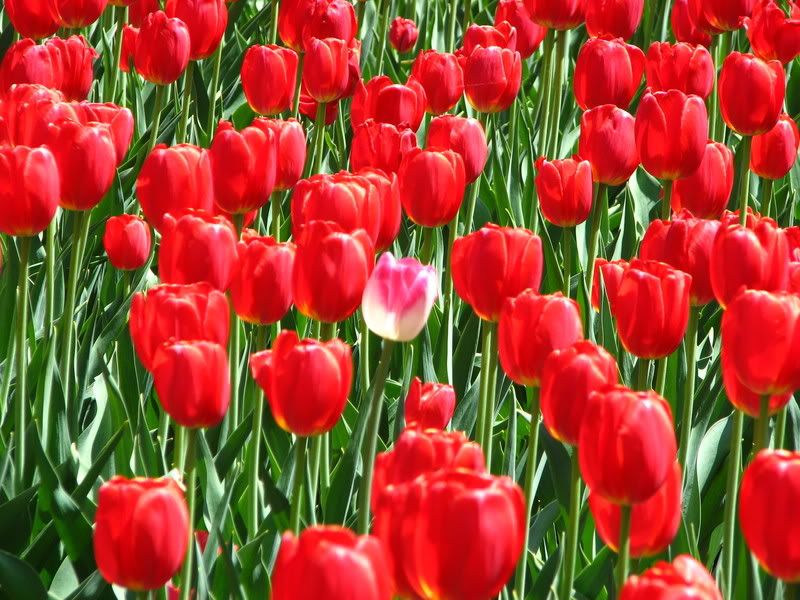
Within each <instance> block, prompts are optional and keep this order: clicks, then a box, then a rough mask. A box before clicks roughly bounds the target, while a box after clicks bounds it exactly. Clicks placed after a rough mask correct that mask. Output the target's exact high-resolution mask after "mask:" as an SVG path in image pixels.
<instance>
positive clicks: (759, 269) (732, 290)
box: [711, 218, 789, 308]
mask: <svg viewBox="0 0 800 600" xmlns="http://www.w3.org/2000/svg"><path fill="white" fill-rule="evenodd" d="M788 262H789V245H788V243H787V240H786V236H785V234H784V233H783V231H781V229H780V228H778V226H777V224H776V223H775V221H773V220H772V219H767V218H761V219H758V220H755V222H754V223H752V224H750V225H748V226H747V227H742V226H741V225H739V224H732V225H723V226H722V227H720V230H719V232H718V233H717V237H716V238H715V239H714V247H713V249H712V251H711V287H712V289H713V290H714V295H715V296H716V298H717V301H718V302H719V303H720V305H721V306H722V307H723V308H725V307H726V306H727V305H728V304H730V302H731V301H732V300H733V299H734V298H735V297H736V296H737V294H739V292H741V291H742V290H743V289H754V290H767V291H778V290H783V289H786V285H787V277H788V271H787V265H788Z"/></svg>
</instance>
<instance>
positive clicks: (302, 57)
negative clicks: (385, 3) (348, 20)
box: [275, 0, 360, 119]
mask: <svg viewBox="0 0 800 600" xmlns="http://www.w3.org/2000/svg"><path fill="white" fill-rule="evenodd" d="M279 2H280V0H276V1H275V4H278V3H279ZM359 22H360V21H359ZM275 27H277V25H275ZM297 55H298V56H297V79H296V80H295V84H294V106H293V107H292V116H293V117H294V118H295V119H296V118H297V117H298V115H299V114H300V90H301V89H302V88H303V63H304V62H305V59H306V55H305V53H304V52H298V53H297Z"/></svg>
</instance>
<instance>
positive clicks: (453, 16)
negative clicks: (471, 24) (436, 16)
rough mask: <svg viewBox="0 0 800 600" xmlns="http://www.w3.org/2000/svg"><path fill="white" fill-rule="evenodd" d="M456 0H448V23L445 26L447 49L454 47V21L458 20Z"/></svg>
mask: <svg viewBox="0 0 800 600" xmlns="http://www.w3.org/2000/svg"><path fill="white" fill-rule="evenodd" d="M458 5H459V1H458V0H450V23H449V24H448V28H447V51H448V52H455V49H456V21H458Z"/></svg>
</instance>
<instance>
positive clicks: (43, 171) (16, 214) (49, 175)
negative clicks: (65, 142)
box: [0, 146, 61, 236]
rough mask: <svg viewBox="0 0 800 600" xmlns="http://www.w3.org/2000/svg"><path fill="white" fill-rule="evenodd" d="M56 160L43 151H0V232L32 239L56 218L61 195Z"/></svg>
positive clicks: (47, 151) (21, 149)
mask: <svg viewBox="0 0 800 600" xmlns="http://www.w3.org/2000/svg"><path fill="white" fill-rule="evenodd" d="M60 190H61V185H60V175H59V169H58V165H57V163H56V159H55V158H54V156H53V155H52V154H51V152H50V150H48V149H47V148H28V147H26V146H15V147H13V148H12V147H10V146H4V147H0V231H1V232H3V233H5V234H6V235H14V236H32V235H37V234H39V233H41V232H42V231H44V230H45V229H46V228H47V226H48V225H50V221H52V220H53V217H54V216H55V214H56V209H57V208H58V200H59V198H60V194H61V191H60Z"/></svg>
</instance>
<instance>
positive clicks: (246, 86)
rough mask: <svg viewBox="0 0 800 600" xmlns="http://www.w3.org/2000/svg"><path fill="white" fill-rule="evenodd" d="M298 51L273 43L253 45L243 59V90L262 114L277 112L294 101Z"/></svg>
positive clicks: (251, 104) (286, 108)
mask: <svg viewBox="0 0 800 600" xmlns="http://www.w3.org/2000/svg"><path fill="white" fill-rule="evenodd" d="M297 63H298V59H297V53H296V52H295V51H294V50H291V49H289V48H282V47H281V46H275V45H273V44H271V45H269V46H250V48H248V49H247V52H245V54H244V60H243V61H242V69H241V78H242V90H243V91H244V95H245V97H246V98H247V103H248V104H249V105H250V108H252V109H253V110H254V111H255V112H257V113H260V114H262V115H277V114H279V113H282V112H284V111H287V110H290V109H291V107H292V106H293V105H294V97H295V87H296V85H295V82H296V81H297Z"/></svg>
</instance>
